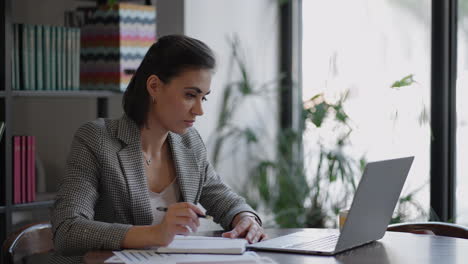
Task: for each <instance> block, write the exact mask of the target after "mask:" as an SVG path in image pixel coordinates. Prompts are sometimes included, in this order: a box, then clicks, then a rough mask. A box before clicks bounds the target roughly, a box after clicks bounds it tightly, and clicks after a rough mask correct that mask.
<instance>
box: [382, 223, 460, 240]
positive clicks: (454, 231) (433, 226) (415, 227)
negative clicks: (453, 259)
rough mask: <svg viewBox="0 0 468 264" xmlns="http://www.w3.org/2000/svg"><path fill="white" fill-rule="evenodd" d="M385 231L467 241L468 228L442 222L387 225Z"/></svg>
mask: <svg viewBox="0 0 468 264" xmlns="http://www.w3.org/2000/svg"><path fill="white" fill-rule="evenodd" d="M387 231H395V232H407V233H416V234H428V233H429V234H431V233H432V234H434V235H438V236H448V237H458V238H464V239H468V228H467V227H465V226H462V225H458V224H451V223H444V222H417V223H401V224H393V225H389V226H388V228H387Z"/></svg>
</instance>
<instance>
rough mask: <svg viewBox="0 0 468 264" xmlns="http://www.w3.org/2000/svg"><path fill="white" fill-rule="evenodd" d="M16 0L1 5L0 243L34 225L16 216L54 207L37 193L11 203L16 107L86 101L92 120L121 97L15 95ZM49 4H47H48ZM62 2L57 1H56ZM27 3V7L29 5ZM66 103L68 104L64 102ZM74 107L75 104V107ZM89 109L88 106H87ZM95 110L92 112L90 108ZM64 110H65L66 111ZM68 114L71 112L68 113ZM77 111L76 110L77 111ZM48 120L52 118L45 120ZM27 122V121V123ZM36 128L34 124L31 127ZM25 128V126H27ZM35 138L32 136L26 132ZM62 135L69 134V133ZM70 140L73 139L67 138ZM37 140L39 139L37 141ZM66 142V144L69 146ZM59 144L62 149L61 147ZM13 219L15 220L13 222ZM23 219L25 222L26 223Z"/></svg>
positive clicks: (50, 93)
mask: <svg viewBox="0 0 468 264" xmlns="http://www.w3.org/2000/svg"><path fill="white" fill-rule="evenodd" d="M14 1H15V0H4V1H0V38H1V39H2V41H1V42H0V60H1V66H0V67H1V68H0V121H3V122H5V133H4V135H3V137H2V139H1V142H0V241H2V243H3V241H4V240H5V238H6V236H7V235H8V234H9V233H11V232H13V231H14V230H16V228H17V227H18V226H17V225H23V224H25V222H27V221H31V222H34V221H37V219H33V218H34V217H29V218H28V216H26V217H23V219H22V220H19V221H18V220H17V219H16V218H18V217H17V215H18V214H22V213H26V214H27V213H31V214H33V213H34V212H41V213H42V215H48V211H49V209H50V208H51V207H52V205H53V203H54V200H53V199H54V198H53V197H54V196H55V193H54V192H43V193H37V198H36V201H35V202H30V203H22V204H14V203H13V157H12V156H13V151H12V145H13V143H12V139H13V136H14V135H16V134H18V133H24V132H18V129H17V128H15V127H17V124H18V123H19V121H18V119H19V118H22V116H21V115H22V113H21V112H20V111H17V109H18V105H19V104H31V102H35V103H34V104H36V102H43V104H50V102H52V103H61V104H62V105H63V104H66V103H64V102H68V101H69V100H72V101H74V102H76V100H86V101H87V102H89V101H90V102H92V104H94V107H95V109H96V111H95V115H94V117H92V118H97V117H108V116H109V108H110V106H109V105H110V102H109V101H111V100H113V99H119V97H120V96H121V93H119V92H111V91H81V90H77V91H76V90H75V91H63V90H62V91H50V90H48V91H18V90H13V89H12V84H11V83H12V80H11V76H12V74H11V73H12V72H11V71H12V67H11V60H12V54H11V53H12V52H11V50H12V48H13V30H12V25H13V23H16V22H17V21H13V17H14V15H13V2H14ZM48 2H50V1H48ZM56 2H57V3H58V2H61V1H60V0H57V1H56ZM32 3H34V1H30V3H28V4H32ZM35 3H37V2H35ZM67 100H68V101H67ZM75 105H76V104H75ZM88 105H89V104H88ZM93 109H94V108H93ZM65 110H66V109H65ZM68 110H70V109H68ZM77 111H79V110H77ZM48 118H51V117H48ZM51 119H53V117H52V118H51ZM58 120H59V121H57V122H63V123H60V125H63V126H67V125H68V124H67V121H68V120H63V119H58ZM26 122H27V121H26ZM34 124H36V123H34ZM26 127H28V126H26ZM29 133H30V134H31V135H35V134H34V132H29ZM64 133H68V134H70V132H69V131H66V132H64ZM69 136H70V137H71V136H72V135H69ZM38 140H40V138H38ZM70 143H71V141H70V142H68V144H70ZM60 144H61V145H60ZM64 144H67V143H63V142H62V143H59V144H58V146H52V147H55V148H66V147H69V146H64ZM47 176H48V171H47V170H45V177H47ZM15 219H16V220H15ZM25 219H26V220H25Z"/></svg>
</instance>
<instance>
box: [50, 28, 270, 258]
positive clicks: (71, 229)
mask: <svg viewBox="0 0 468 264" xmlns="http://www.w3.org/2000/svg"><path fill="white" fill-rule="evenodd" d="M214 68H215V59H214V56H213V53H212V51H211V50H210V49H209V48H208V47H207V46H206V45H205V44H204V43H202V42H201V41H198V40H196V39H193V38H189V37H186V36H178V35H172V36H166V37H162V38H160V39H159V40H158V42H156V43H155V44H153V45H152V46H151V48H150V49H149V50H148V52H147V54H146V55H145V57H144V59H143V61H142V63H141V65H140V66H139V68H138V70H137V71H136V73H135V76H134V77H133V78H132V81H131V82H130V84H129V86H128V88H127V90H126V92H125V94H124V96H123V107H124V112H125V114H124V116H123V117H122V118H120V119H117V120H110V119H98V120H96V121H93V122H89V123H87V124H85V125H84V126H82V127H81V128H80V129H78V131H77V133H76V134H75V137H74V140H73V143H72V147H71V152H70V155H69V158H68V161H67V167H66V175H65V177H64V179H63V181H62V184H61V186H60V190H59V193H58V194H57V198H56V203H55V205H54V209H53V213H52V226H53V232H54V243H55V248H56V250H57V252H58V253H59V254H62V255H74V256H79V255H83V254H84V253H85V252H86V251H89V250H96V249H110V250H115V249H121V248H142V247H147V246H158V245H160V246H163V245H167V244H169V243H170V242H171V241H172V240H173V238H174V236H175V235H176V234H185V235H186V234H189V233H190V231H196V230H197V227H198V226H199V224H200V223H199V220H198V216H197V214H200V215H203V214H204V213H203V212H202V211H201V210H200V208H199V207H197V206H196V204H197V203H200V204H201V205H202V206H203V207H205V208H206V209H207V214H209V215H211V216H213V217H214V220H215V221H216V222H218V223H220V224H221V225H222V226H223V228H224V229H227V230H230V229H232V230H231V231H229V232H225V233H223V236H224V237H230V238H236V237H245V238H246V239H247V240H248V241H249V242H250V243H253V242H257V241H259V240H261V239H263V238H264V237H265V234H264V233H263V229H262V228H261V221H260V219H259V218H258V216H257V215H256V213H255V212H254V210H253V209H252V208H251V207H250V206H248V205H247V204H246V203H245V200H244V199H243V198H241V197H240V196H238V195H237V194H235V193H234V192H233V191H231V189H229V188H228V187H227V186H226V185H225V184H224V183H223V182H222V181H221V180H220V178H219V176H218V175H217V174H216V173H215V171H214V169H213V167H212V166H211V164H210V163H209V162H208V160H207V154H206V148H205V146H204V144H203V142H202V140H201V138H200V136H199V134H198V132H197V131H196V130H195V129H194V128H192V126H193V124H194V122H195V121H196V118H197V117H198V116H201V115H203V107H202V102H203V101H204V100H206V96H207V95H208V94H209V93H210V83H211V77H212V75H213V70H214ZM157 207H164V208H166V207H167V211H166V212H162V211H159V210H156V208H157ZM54 257H55V258H56V260H57V262H58V261H60V262H61V263H64V261H65V260H69V261H70V262H72V261H80V257H73V258H70V257H67V258H65V257H63V256H59V255H56V256H54ZM59 259H60V260H59Z"/></svg>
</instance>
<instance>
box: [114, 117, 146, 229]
mask: <svg viewBox="0 0 468 264" xmlns="http://www.w3.org/2000/svg"><path fill="white" fill-rule="evenodd" d="M117 133H118V134H117V137H118V138H119V139H120V140H122V141H123V142H124V143H125V144H126V146H124V147H123V148H122V149H121V150H120V151H119V152H118V153H117V155H118V157H119V161H120V166H121V168H122V172H123V174H124V176H125V178H126V181H127V185H128V190H129V191H130V199H131V201H130V204H131V210H132V215H133V221H134V224H135V225H149V224H151V223H152V222H153V214H152V211H151V206H150V202H149V199H150V198H149V192H148V183H147V180H146V175H145V169H144V163H143V156H142V155H143V154H142V150H141V143H140V131H139V129H138V126H137V125H136V124H135V123H134V122H133V121H132V120H130V119H129V118H128V117H126V116H124V117H122V118H121V120H120V123H119V129H118V132H117Z"/></svg>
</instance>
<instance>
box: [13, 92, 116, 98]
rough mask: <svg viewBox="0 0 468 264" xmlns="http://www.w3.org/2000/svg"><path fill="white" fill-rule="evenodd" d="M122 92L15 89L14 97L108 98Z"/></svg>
mask: <svg viewBox="0 0 468 264" xmlns="http://www.w3.org/2000/svg"><path fill="white" fill-rule="evenodd" d="M118 94H120V92H112V91H13V92H12V96H13V97H78V98H80V97H81V98H93V97H95V98H108V97H112V96H114V95H118Z"/></svg>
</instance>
